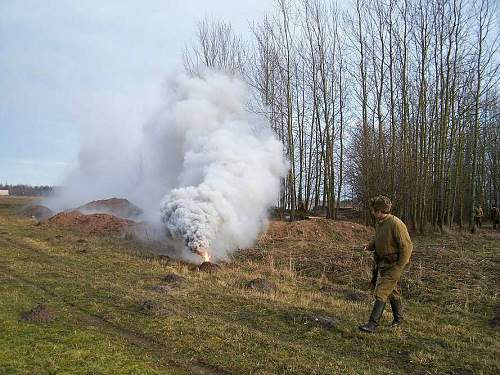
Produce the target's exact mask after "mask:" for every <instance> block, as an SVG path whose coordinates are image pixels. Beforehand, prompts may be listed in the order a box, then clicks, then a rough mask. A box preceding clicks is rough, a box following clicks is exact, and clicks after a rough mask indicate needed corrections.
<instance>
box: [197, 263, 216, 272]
mask: <svg viewBox="0 0 500 375" xmlns="http://www.w3.org/2000/svg"><path fill="white" fill-rule="evenodd" d="M198 271H201V272H206V273H215V272H219V271H220V266H219V265H218V264H215V263H212V262H203V263H202V264H200V265H199V266H198Z"/></svg>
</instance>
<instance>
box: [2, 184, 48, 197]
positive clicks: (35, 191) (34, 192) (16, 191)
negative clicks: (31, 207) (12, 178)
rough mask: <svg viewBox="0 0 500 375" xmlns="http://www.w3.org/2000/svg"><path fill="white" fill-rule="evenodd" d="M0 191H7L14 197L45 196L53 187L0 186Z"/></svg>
mask: <svg viewBox="0 0 500 375" xmlns="http://www.w3.org/2000/svg"><path fill="white" fill-rule="evenodd" d="M0 190H8V191H9V195H14V196H31V197H34V196H47V195H49V194H50V193H52V191H53V190H54V187H53V186H30V185H8V184H7V185H5V184H0Z"/></svg>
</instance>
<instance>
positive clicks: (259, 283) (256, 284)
mask: <svg viewBox="0 0 500 375" xmlns="http://www.w3.org/2000/svg"><path fill="white" fill-rule="evenodd" d="M245 287H246V288H247V289H254V290H258V291H259V292H266V293H269V292H275V291H276V289H277V287H276V284H274V283H272V282H270V281H267V280H266V279H262V278H258V279H253V280H250V281H249V282H247V283H246V284H245Z"/></svg>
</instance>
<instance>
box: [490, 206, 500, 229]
mask: <svg viewBox="0 0 500 375" xmlns="http://www.w3.org/2000/svg"><path fill="white" fill-rule="evenodd" d="M491 222H492V223H493V229H497V224H498V223H499V222H500V210H499V209H498V207H496V206H493V207H492V208H491Z"/></svg>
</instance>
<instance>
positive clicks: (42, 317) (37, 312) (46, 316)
mask: <svg viewBox="0 0 500 375" xmlns="http://www.w3.org/2000/svg"><path fill="white" fill-rule="evenodd" d="M54 319H55V315H54V313H52V311H50V310H49V309H47V307H46V306H45V305H43V304H39V305H37V306H36V307H35V308H33V309H32V310H30V311H26V312H24V313H22V314H21V320H24V321H26V322H35V323H49V322H51V321H53V320H54Z"/></svg>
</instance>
